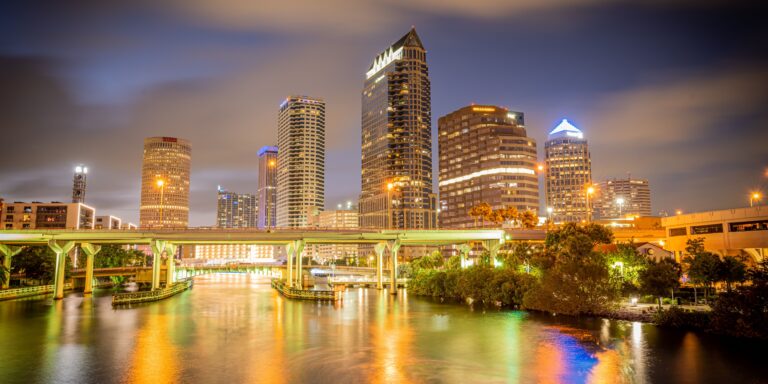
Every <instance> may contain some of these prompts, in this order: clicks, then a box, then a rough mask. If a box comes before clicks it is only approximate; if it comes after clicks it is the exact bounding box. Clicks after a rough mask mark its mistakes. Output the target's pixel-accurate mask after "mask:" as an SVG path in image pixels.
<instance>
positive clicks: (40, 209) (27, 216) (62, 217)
mask: <svg viewBox="0 0 768 384" xmlns="http://www.w3.org/2000/svg"><path fill="white" fill-rule="evenodd" d="M95 217H96V210H95V209H93V208H92V207H89V206H87V205H85V204H82V203H60V202H57V201H54V202H51V203H41V202H39V201H33V202H31V203H24V202H19V201H15V202H13V203H5V204H4V206H3V210H2V214H1V215H0V222H2V225H3V228H4V229H93V227H94V219H95Z"/></svg>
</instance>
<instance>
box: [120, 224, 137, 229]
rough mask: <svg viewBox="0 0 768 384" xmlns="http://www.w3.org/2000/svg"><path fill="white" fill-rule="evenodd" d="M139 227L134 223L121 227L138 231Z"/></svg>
mask: <svg viewBox="0 0 768 384" xmlns="http://www.w3.org/2000/svg"><path fill="white" fill-rule="evenodd" d="M138 228H139V227H138V226H137V225H136V224H134V223H123V225H121V226H120V229H128V230H132V229H138Z"/></svg>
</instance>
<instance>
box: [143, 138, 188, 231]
mask: <svg viewBox="0 0 768 384" xmlns="http://www.w3.org/2000/svg"><path fill="white" fill-rule="evenodd" d="M191 156H192V147H191V145H190V143H189V141H187V140H184V139H179V138H175V137H149V138H146V139H144V161H143V163H142V167H141V206H140V208H139V225H140V226H141V228H169V227H170V228H184V227H187V225H188V224H189V169H190V161H191Z"/></svg>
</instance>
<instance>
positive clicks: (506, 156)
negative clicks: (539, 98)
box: [438, 105, 539, 228]
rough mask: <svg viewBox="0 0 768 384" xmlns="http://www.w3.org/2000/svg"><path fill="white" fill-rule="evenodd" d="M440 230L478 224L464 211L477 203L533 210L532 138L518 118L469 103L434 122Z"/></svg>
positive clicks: (536, 191) (502, 110) (536, 201)
mask: <svg viewBox="0 0 768 384" xmlns="http://www.w3.org/2000/svg"><path fill="white" fill-rule="evenodd" d="M438 152H439V156H440V175H439V176H440V177H439V183H438V185H439V188H440V227H442V228H470V227H474V226H476V225H478V222H477V220H475V219H474V218H472V217H470V216H469V214H468V211H469V209H470V208H472V207H473V206H475V205H477V204H480V203H483V202H485V203H488V204H490V205H491V206H492V207H493V208H494V209H498V208H506V207H515V208H517V209H518V210H519V211H521V212H522V211H525V210H532V211H534V212H536V213H538V210H539V179H538V175H537V174H536V160H537V157H536V140H534V139H533V138H530V137H528V135H527V133H526V130H525V121H524V116H523V114H522V113H521V112H512V111H509V110H508V109H506V108H502V107H497V106H492V105H470V106H467V107H464V108H461V109H459V110H457V111H455V112H452V113H449V114H448V115H445V116H443V117H441V118H440V119H439V120H438Z"/></svg>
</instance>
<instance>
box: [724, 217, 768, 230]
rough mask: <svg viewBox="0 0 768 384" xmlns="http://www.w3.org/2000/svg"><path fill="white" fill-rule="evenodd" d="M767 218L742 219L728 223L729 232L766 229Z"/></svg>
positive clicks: (767, 224)
mask: <svg viewBox="0 0 768 384" xmlns="http://www.w3.org/2000/svg"><path fill="white" fill-rule="evenodd" d="M767 230H768V220H758V221H743V222H740V223H729V224H728V231H729V232H749V231H767Z"/></svg>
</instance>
